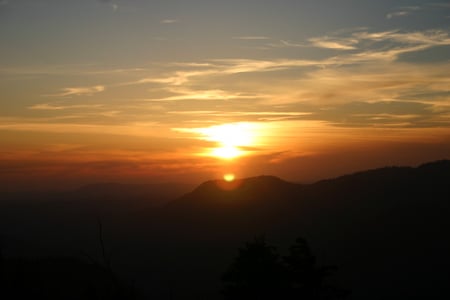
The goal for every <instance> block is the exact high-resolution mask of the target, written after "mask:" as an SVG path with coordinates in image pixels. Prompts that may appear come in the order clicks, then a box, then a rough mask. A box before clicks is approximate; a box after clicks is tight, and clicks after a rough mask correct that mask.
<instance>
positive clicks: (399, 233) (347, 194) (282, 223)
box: [0, 160, 450, 300]
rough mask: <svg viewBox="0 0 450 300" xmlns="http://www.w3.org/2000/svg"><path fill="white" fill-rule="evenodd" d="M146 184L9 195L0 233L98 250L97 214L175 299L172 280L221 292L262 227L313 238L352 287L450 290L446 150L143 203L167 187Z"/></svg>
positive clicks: (279, 237)
mask: <svg viewBox="0 0 450 300" xmlns="http://www.w3.org/2000/svg"><path fill="white" fill-rule="evenodd" d="M149 186H150V185H149ZM149 186H147V187H149ZM142 188H143V190H145V189H146V188H144V187H142ZM171 188H173V190H175V189H176V188H175V187H174V186H172V187H170V186H169V191H168V193H170V192H172V191H171V190H170V189H171ZM148 191H149V192H148V193H146V192H142V193H141V190H140V188H139V187H136V186H131V185H119V184H102V185H93V186H88V187H85V188H82V189H80V190H77V191H72V192H68V193H65V194H60V195H62V196H63V197H62V196H61V197H60V198H50V199H48V200H53V202H52V201H50V202H49V201H46V202H45V205H43V204H39V205H34V206H30V207H27V208H25V207H23V206H22V205H18V206H15V207H14V209H13V210H11V209H8V207H3V208H2V209H1V210H0V225H1V227H0V228H2V230H3V231H2V232H0V234H6V235H7V236H9V237H11V238H8V239H6V240H4V242H5V243H8V242H9V241H13V240H21V241H27V243H23V244H24V245H29V244H30V243H29V242H35V243H37V244H38V245H39V246H40V247H42V248H44V249H48V248H52V247H53V248H58V247H60V248H62V247H63V246H64V247H65V249H66V252H65V254H72V253H76V254H79V253H80V252H81V251H83V252H88V253H90V254H91V255H93V256H95V255H96V253H97V254H98V232H97V223H96V217H100V218H101V219H102V221H103V225H104V227H103V228H104V230H105V234H104V236H105V244H106V248H107V249H108V250H109V252H110V253H111V256H112V261H113V263H114V265H115V266H117V269H118V271H121V272H123V273H124V274H127V276H128V278H129V279H132V280H136V285H137V287H139V288H140V287H142V288H144V289H146V290H147V292H148V294H149V295H150V298H151V299H166V298H167V294H168V286H169V285H170V286H172V287H173V293H174V298H175V299H199V298H200V299H220V297H218V290H219V289H220V279H219V278H220V274H221V272H223V271H224V270H225V268H226V267H227V265H228V264H229V263H230V262H231V261H232V259H233V257H234V256H235V255H236V253H237V249H238V247H240V246H242V245H243V243H244V242H246V241H249V240H252V239H253V238H254V237H255V236H258V235H261V234H265V235H266V237H267V239H268V240H269V241H270V242H271V243H274V244H276V245H278V246H279V247H280V249H281V252H282V250H283V249H284V250H285V249H286V246H287V245H290V244H292V242H293V241H294V239H295V238H296V237H298V236H302V237H304V238H306V239H307V241H308V242H309V244H310V245H311V247H312V250H313V252H314V253H315V254H316V255H317V256H318V261H319V262H320V263H321V264H324V265H337V266H338V267H339V272H338V273H337V276H338V280H339V281H340V282H341V284H342V285H343V286H344V287H347V288H349V289H351V290H352V298H351V299H368V300H371V299H386V298H394V299H410V298H414V299H450V286H449V282H450V275H449V274H450V271H449V270H450V255H449V253H450V238H449V236H450V235H449V231H450V218H449V217H448V216H449V215H450V161H448V160H444V161H438V162H433V163H428V164H424V165H421V166H419V167H416V168H412V167H386V168H381V169H375V170H369V171H364V172H358V173H354V174H350V175H345V176H342V177H338V178H334V179H329V180H323V181H320V182H317V183H314V184H307V185H306V184H295V183H290V182H286V181H283V180H281V179H279V178H276V177H272V176H259V177H253V178H246V179H240V180H236V181H235V182H233V183H226V182H224V181H221V180H216V181H208V182H205V183H203V184H201V185H200V186H198V187H197V188H195V189H193V190H192V191H191V192H190V193H187V194H185V195H183V196H180V197H179V198H177V199H176V200H173V201H171V202H169V203H168V204H167V205H165V206H163V207H155V206H153V205H151V206H149V205H145V203H147V202H146V197H147V196H146V195H156V194H158V195H163V194H165V193H164V192H161V193H160V192H156V190H153V191H152V189H148ZM155 193H156V194H155ZM148 197H150V196H148ZM152 197H153V196H152ZM152 197H150V198H152ZM150 198H149V201H150V202H152V201H151V200H152V199H150ZM61 199H65V200H66V201H60V200H61ZM42 200H44V199H42ZM40 203H42V201H41V202H40ZM88 216H91V217H88ZM0 242H1V241H0ZM6 246H8V245H6ZM18 247H19V246H17V247H16V248H18ZM27 247H28V246H27ZM5 248H6V250H8V249H14V251H16V250H15V249H16V248H14V247H5ZM30 249H31V251H32V249H33V248H31V247H30ZM58 249H59V248H58Z"/></svg>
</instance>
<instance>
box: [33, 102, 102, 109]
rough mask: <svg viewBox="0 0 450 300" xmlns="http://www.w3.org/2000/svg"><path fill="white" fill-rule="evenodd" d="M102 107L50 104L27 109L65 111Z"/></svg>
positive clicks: (98, 105)
mask: <svg viewBox="0 0 450 300" xmlns="http://www.w3.org/2000/svg"><path fill="white" fill-rule="evenodd" d="M99 107H102V105H100V104H94V105H89V104H86V105H58V104H51V103H40V104H35V105H31V106H29V107H28V109H33V110H66V109H84V108H99Z"/></svg>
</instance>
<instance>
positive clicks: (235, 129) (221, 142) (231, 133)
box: [201, 123, 255, 160]
mask: <svg viewBox="0 0 450 300" xmlns="http://www.w3.org/2000/svg"><path fill="white" fill-rule="evenodd" d="M201 133H202V134H203V135H204V136H205V139H206V140H208V141H213V142H216V143H217V147H215V148H213V149H212V150H211V153H210V154H211V155H212V156H214V157H217V158H221V159H227V160H230V159H233V158H236V157H239V156H242V155H244V154H245V151H244V150H243V148H244V147H249V146H251V145H253V143H254V138H255V134H254V130H253V128H252V126H251V124H249V123H231V124H223V125H217V126H211V127H208V128H202V130H201Z"/></svg>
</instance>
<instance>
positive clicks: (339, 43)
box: [309, 36, 358, 50]
mask: <svg viewBox="0 0 450 300" xmlns="http://www.w3.org/2000/svg"><path fill="white" fill-rule="evenodd" d="M309 41H310V42H311V44H312V45H313V46H314V47H318V48H327V49H335V50H354V49H356V48H355V47H354V45H355V44H357V43H358V40H357V39H354V38H346V39H336V38H330V37H327V36H325V37H319V38H310V39H309Z"/></svg>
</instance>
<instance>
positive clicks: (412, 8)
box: [386, 6, 421, 19]
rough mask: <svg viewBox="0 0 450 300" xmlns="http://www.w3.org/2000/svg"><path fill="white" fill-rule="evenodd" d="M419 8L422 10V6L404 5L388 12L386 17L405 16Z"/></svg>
mask: <svg viewBox="0 0 450 300" xmlns="http://www.w3.org/2000/svg"><path fill="white" fill-rule="evenodd" d="M419 10H421V7H420V6H402V7H400V8H398V9H397V10H395V11H393V12H390V13H388V14H386V19H392V18H395V17H405V16H408V15H411V14H412V13H413V12H415V11H419Z"/></svg>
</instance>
